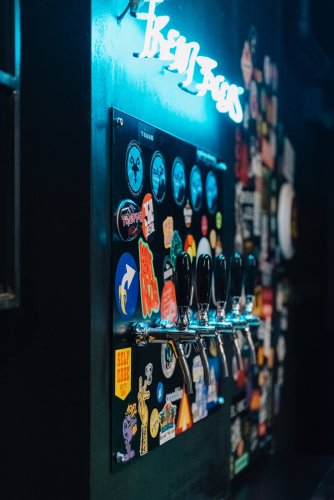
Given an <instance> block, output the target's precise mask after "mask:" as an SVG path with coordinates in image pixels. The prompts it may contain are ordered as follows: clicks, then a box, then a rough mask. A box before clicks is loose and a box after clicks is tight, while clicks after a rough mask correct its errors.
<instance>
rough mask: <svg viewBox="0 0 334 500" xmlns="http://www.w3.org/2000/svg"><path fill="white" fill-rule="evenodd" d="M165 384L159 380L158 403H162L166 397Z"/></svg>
mask: <svg viewBox="0 0 334 500" xmlns="http://www.w3.org/2000/svg"><path fill="white" fill-rule="evenodd" d="M164 393H165V391H164V384H163V383H162V382H159V384H158V387H157V400H158V403H161V401H162V400H163V398H164Z"/></svg>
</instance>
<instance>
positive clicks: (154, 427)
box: [150, 408, 160, 439]
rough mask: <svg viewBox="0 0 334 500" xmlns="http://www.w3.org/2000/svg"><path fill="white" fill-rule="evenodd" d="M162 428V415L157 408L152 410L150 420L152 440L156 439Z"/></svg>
mask: <svg viewBox="0 0 334 500" xmlns="http://www.w3.org/2000/svg"><path fill="white" fill-rule="evenodd" d="M159 426H160V415H159V412H158V410H157V409H156V408H154V409H153V410H152V413H151V418H150V434H151V436H152V438H153V439H154V438H156V437H157V435H158V432H159Z"/></svg>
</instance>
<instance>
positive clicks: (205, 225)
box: [201, 215, 209, 236]
mask: <svg viewBox="0 0 334 500" xmlns="http://www.w3.org/2000/svg"><path fill="white" fill-rule="evenodd" d="M208 230H209V223H208V218H207V216H206V215H202V217H201V232H202V236H207V235H208Z"/></svg>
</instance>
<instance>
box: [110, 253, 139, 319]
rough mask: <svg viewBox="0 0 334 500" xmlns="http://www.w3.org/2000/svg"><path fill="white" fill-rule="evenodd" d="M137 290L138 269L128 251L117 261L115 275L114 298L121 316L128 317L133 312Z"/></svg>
mask: <svg viewBox="0 0 334 500" xmlns="http://www.w3.org/2000/svg"><path fill="white" fill-rule="evenodd" d="M138 291H139V280H138V269H137V265H136V262H135V259H134V258H133V257H132V255H131V254H130V253H124V254H123V255H122V256H121V258H120V259H119V261H118V264H117V269H116V276H115V300H116V305H117V309H118V312H119V314H120V315H121V316H122V318H130V317H131V316H132V315H133V313H134V312H135V309H136V305H137V299H138Z"/></svg>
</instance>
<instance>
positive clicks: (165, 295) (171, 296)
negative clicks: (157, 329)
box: [160, 280, 177, 323]
mask: <svg viewBox="0 0 334 500" xmlns="http://www.w3.org/2000/svg"><path fill="white" fill-rule="evenodd" d="M160 311H161V318H162V319H168V320H169V321H171V322H172V323H175V321H176V315H177V306H176V292H175V285H174V283H173V281H171V280H169V281H167V282H166V283H165V286H164V287H163V290H162V294H161V306H160Z"/></svg>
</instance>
